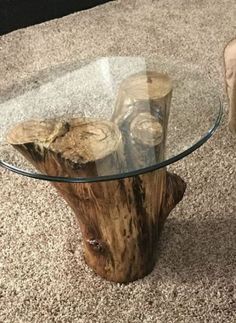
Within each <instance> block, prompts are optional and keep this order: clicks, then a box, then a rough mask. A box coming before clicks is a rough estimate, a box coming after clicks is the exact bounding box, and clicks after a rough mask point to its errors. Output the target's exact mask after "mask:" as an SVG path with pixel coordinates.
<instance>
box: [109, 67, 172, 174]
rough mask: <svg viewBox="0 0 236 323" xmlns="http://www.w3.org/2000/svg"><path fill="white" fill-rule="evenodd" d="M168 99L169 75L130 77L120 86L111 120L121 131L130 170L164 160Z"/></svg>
mask: <svg viewBox="0 0 236 323" xmlns="http://www.w3.org/2000/svg"><path fill="white" fill-rule="evenodd" d="M171 96H172V83H171V80H170V78H169V76H168V75H166V74H161V73H158V72H155V71H144V72H140V73H137V74H134V75H131V76H130V77H128V78H127V79H125V80H124V81H123V82H122V83H121V85H120V88H119V93H118V97H117V102H116V107H115V111H114V113H113V116H112V119H111V120H112V121H114V122H115V123H116V124H117V125H118V127H119V129H120V130H121V133H122V135H123V142H124V151H125V157H126V162H127V165H128V166H130V168H131V169H140V168H144V167H147V166H151V165H154V164H156V163H157V162H159V161H161V160H163V159H164V151H165V140H166V133H167V123H168V117H169V110H170V102H171Z"/></svg>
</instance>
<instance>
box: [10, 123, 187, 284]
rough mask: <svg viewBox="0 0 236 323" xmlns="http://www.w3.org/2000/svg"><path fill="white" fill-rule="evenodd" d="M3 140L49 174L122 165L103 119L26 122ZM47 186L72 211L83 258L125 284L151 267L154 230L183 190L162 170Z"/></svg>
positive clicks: (115, 136)
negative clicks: (100, 180)
mask: <svg viewBox="0 0 236 323" xmlns="http://www.w3.org/2000/svg"><path fill="white" fill-rule="evenodd" d="M7 138H8V142H9V143H11V144H12V145H13V146H14V147H15V148H16V149H17V150H18V151H20V152H21V153H22V154H23V155H24V156H25V157H26V158H27V159H28V160H29V161H30V162H31V163H32V164H34V165H35V167H36V168H37V169H38V170H39V171H40V172H43V173H46V174H49V175H54V176H74V177H75V176H77V177H79V176H97V174H98V173H99V171H98V170H97V169H96V167H97V166H99V167H100V170H102V172H104V167H106V170H107V171H108V170H109V171H111V172H120V171H122V169H123V167H124V155H123V145H122V140H121V133H120V132H119V129H118V128H117V127H116V125H115V124H113V123H111V122H108V121H95V120H84V119H82V120H81V119H78V118H77V119H72V120H69V121H55V120H49V121H28V122H25V123H21V124H18V125H16V126H15V127H14V128H13V129H12V130H11V131H10V132H9V134H8V137H7ZM91 141H92V142H91ZM94 141H95V142H94ZM85 142H87V144H85ZM90 142H91V143H90ZM100 145H101V146H100ZM89 147H90V148H89ZM111 160H112V162H110V161H111ZM103 162H104V163H103ZM107 167H108V168H107ZM109 167H111V168H112V169H110V168H109ZM52 185H53V186H54V187H55V188H56V189H57V190H58V192H59V193H60V194H61V196H62V197H63V198H64V199H65V200H66V201H67V203H68V204H69V205H70V207H71V208H72V209H73V210H74V212H75V214H76V217H77V219H78V222H79V226H80V229H81V232H82V236H83V241H84V255H85V260H86V262H87V263H88V265H89V266H90V267H91V268H92V269H93V270H94V271H95V272H96V273H97V274H99V275H100V276H102V277H104V278H106V279H108V280H111V281H115V282H130V281H133V280H136V279H139V278H142V277H143V276H145V275H147V274H148V273H149V272H150V271H151V270H152V268H153V266H154V264H155V260H156V243H157V240H158V237H159V233H160V230H161V228H162V226H163V224H164V221H165V219H166V217H167V216H168V214H169V212H170V211H171V210H172V209H173V208H174V207H175V205H176V204H177V203H178V202H179V201H180V200H181V199H182V196H183V194H184V191H185V183H184V182H183V181H182V180H181V178H179V177H178V176H177V175H172V174H169V173H168V172H166V169H165V168H163V169H161V170H159V171H155V172H152V173H147V174H144V175H140V176H135V177H131V178H126V179H122V180H113V181H108V182H95V183H61V182H60V183H57V182H53V183H52Z"/></svg>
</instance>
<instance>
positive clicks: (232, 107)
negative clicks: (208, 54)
mask: <svg viewBox="0 0 236 323" xmlns="http://www.w3.org/2000/svg"><path fill="white" fill-rule="evenodd" d="M224 63H225V83H226V91H227V95H228V99H229V129H230V131H231V132H232V133H233V134H234V135H236V39H234V40H232V41H230V42H229V43H228V45H227V46H226V47H225V50H224Z"/></svg>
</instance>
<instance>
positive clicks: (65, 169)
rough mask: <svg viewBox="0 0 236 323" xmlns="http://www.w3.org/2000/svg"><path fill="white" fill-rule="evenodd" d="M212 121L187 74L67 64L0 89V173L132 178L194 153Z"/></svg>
mask: <svg viewBox="0 0 236 323" xmlns="http://www.w3.org/2000/svg"><path fill="white" fill-rule="evenodd" d="M221 116H222V105H221V102H220V99H219V97H218V89H217V88H216V87H214V85H212V83H211V80H210V78H209V77H208V76H207V74H204V73H202V72H201V71H200V69H199V68H198V67H197V66H195V65H186V66H183V65H182V66H180V65H179V64H174V62H171V63H170V61H168V60H161V59H158V58H155V59H150V58H149V59H148V58H143V57H104V58H100V59H95V60H91V61H84V62H74V63H73V64H70V65H63V66H59V67H58V68H55V69H51V70H44V71H41V72H40V73H38V74H37V75H35V76H33V77H31V78H30V79H28V80H24V81H23V82H21V84H17V85H16V86H15V87H14V88H12V89H11V90H8V91H7V92H5V93H2V92H1V90H0V166H3V167H5V168H7V169H9V170H11V171H13V172H16V173H19V174H21V175H25V176H29V177H33V178H37V179H44V180H49V181H64V182H93V181H102V180H112V179H119V178H124V177H129V176H134V175H138V174H142V173H145V172H149V171H153V170H155V169H159V168H162V167H164V166H167V165H169V164H171V163H173V162H176V161H177V160H179V159H181V158H183V157H185V156H187V155H188V154H190V153H191V152H193V151H194V150H195V149H197V148H198V147H200V146H201V145H202V144H203V143H204V142H206V141H207V140H208V139H209V138H210V137H211V135H212V134H213V133H214V131H215V130H216V128H217V126H218V125H219V123H220V119H221Z"/></svg>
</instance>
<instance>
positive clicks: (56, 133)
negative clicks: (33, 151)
mask: <svg viewBox="0 0 236 323" xmlns="http://www.w3.org/2000/svg"><path fill="white" fill-rule="evenodd" d="M68 130H69V125H68V123H67V122H65V121H58V120H28V121H25V122H20V123H18V124H16V125H15V126H14V127H13V128H12V129H11V130H10V131H9V132H8V133H7V136H6V139H7V142H8V143H9V144H12V145H22V144H27V143H41V144H43V145H45V146H48V145H49V144H50V143H51V142H53V141H54V140H55V139H56V138H57V137H60V136H63V135H64V134H65V133H66V132H67V131H68Z"/></svg>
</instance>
